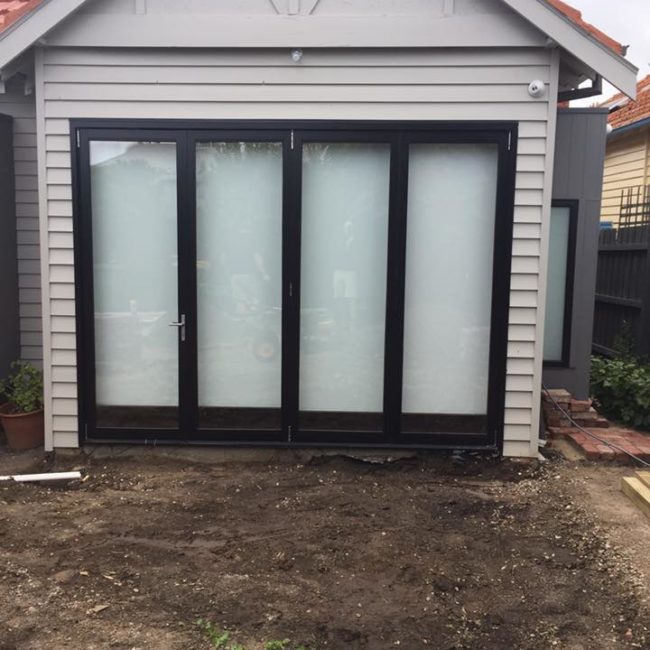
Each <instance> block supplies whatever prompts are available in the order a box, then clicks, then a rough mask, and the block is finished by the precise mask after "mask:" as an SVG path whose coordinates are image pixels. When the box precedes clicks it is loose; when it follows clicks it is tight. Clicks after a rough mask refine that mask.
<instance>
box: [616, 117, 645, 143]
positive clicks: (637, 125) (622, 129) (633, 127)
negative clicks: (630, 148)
mask: <svg viewBox="0 0 650 650" xmlns="http://www.w3.org/2000/svg"><path fill="white" fill-rule="evenodd" d="M646 126H650V117H645V118H643V119H642V120H639V121H638V122H632V124H626V125H625V126H619V127H618V128H617V129H613V130H612V131H611V132H610V133H609V134H608V135H607V137H608V139H611V138H615V137H617V136H619V135H625V134H626V133H631V132H632V131H637V130H639V129H643V128H644V127H646Z"/></svg>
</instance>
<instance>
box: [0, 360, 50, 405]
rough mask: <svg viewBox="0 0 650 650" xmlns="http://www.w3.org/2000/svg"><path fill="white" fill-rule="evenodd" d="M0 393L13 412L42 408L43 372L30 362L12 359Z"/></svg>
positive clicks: (0, 386) (0, 387)
mask: <svg viewBox="0 0 650 650" xmlns="http://www.w3.org/2000/svg"><path fill="white" fill-rule="evenodd" d="M0 394H2V395H4V398H5V399H6V400H7V401H8V402H9V404H10V405H11V408H12V410H13V412H14V413H31V412H32V411H38V410H40V409H42V408H43V373H42V372H41V371H40V370H39V369H38V368H36V367H34V366H33V365H32V364H31V363H25V362H22V361H14V363H12V364H11V373H10V375H9V377H7V379H5V380H4V381H3V382H2V383H1V385H0Z"/></svg>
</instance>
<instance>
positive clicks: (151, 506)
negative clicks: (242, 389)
mask: <svg viewBox="0 0 650 650" xmlns="http://www.w3.org/2000/svg"><path fill="white" fill-rule="evenodd" d="M0 454H2V452H0ZM21 463H22V465H21ZM28 464H29V465H30V467H26V466H25V465H26V461H25V459H24V457H20V456H15V457H14V456H9V455H7V454H4V456H3V457H0V474H2V473H7V472H10V471H25V470H27V469H34V470H37V469H40V468H42V466H43V465H42V462H41V461H40V460H39V459H38V458H33V459H31V460H30V461H29V463H28ZM79 464H82V465H83V466H84V471H85V472H87V475H88V477H89V478H88V479H87V480H86V481H85V482H83V483H80V482H75V483H70V484H66V485H57V486H50V487H46V486H45V485H36V484H22V485H21V484H13V483H12V484H2V487H0V649H2V650H9V649H12V650H13V649H20V650H28V649H29V650H33V649H48V650H59V649H75V650H80V649H93V648H116V649H124V650H136V649H138V650H149V649H152V650H163V649H165V650H167V649H176V648H191V649H199V650H200V649H203V648H205V649H206V650H208V649H209V648H210V647H211V645H210V643H209V642H208V641H207V640H206V638H205V637H204V636H203V634H202V632H201V630H199V628H198V627H197V625H196V620H197V619H198V618H203V619H207V620H209V621H211V622H213V623H214V624H215V625H216V626H218V627H219V628H221V629H226V630H228V631H230V633H231V640H232V641H234V642H237V643H240V644H243V645H245V646H246V648H248V650H259V649H260V648H262V645H263V643H264V642H265V641H268V640H270V639H285V638H288V639H290V640H291V642H292V645H291V646H288V647H292V648H293V647H297V646H298V645H300V644H302V645H304V646H305V647H307V648H309V650H320V649H321V648H325V649H338V648H346V649H347V648H349V649H352V650H354V649H368V650H383V649H385V648H396V647H400V648H405V649H406V650H417V649H420V648H435V649H436V650H452V649H461V648H472V649H477V650H478V649H481V650H491V649H495V650H496V649H498V650H509V649H514V648H516V649H544V650H546V649H548V648H568V649H571V650H596V649H601V648H602V649H607V650H610V649H614V648H632V647H634V648H650V606H649V604H650V600H649V598H648V597H649V595H650V561H649V560H650V522H649V521H648V520H646V519H645V518H644V517H643V515H642V514H641V513H640V512H639V511H637V510H635V509H634V508H633V507H632V506H631V505H630V504H629V503H628V502H627V500H626V498H625V497H624V496H623V495H622V494H621V493H620V492H619V490H618V483H619V480H620V476H621V474H622V473H625V471H626V470H623V469H620V468H613V467H607V466H597V465H593V464H589V463H578V462H576V463H574V462H569V461H566V460H561V459H558V458H555V459H553V460H551V461H549V462H547V463H544V464H543V465H541V466H540V467H527V466H523V465H519V464H514V463H511V462H496V461H486V460H481V461H480V462H479V461H476V460H470V461H468V462H467V463H465V464H464V465H462V466H458V465H455V464H453V463H452V462H451V461H450V460H448V459H445V458H440V457H418V458H414V459H403V460H400V461H396V462H392V463H384V464H375V463H367V462H361V461H359V460H352V459H348V458H343V457H315V458H312V459H311V460H309V459H308V458H307V457H306V456H296V455H293V454H289V453H288V454H286V456H283V457H280V458H279V459H276V460H274V461H272V462H265V463H253V462H248V463H242V462H236V461H231V462H228V463H217V464H215V463H204V462H191V461H190V460H187V459H174V458H171V457H169V454H168V455H167V456H160V455H154V454H151V455H140V456H137V457H133V458H131V457H129V456H128V455H124V456H121V457H117V458H110V459H107V458H105V457H104V458H100V457H99V455H96V456H91V457H86V458H84V459H83V460H81V461H80V460H79V459H70V458H69V459H66V460H62V461H59V462H58V463H57V465H58V466H59V467H58V468H59V469H70V468H71V467H73V466H75V465H79ZM19 466H20V467H19ZM627 471H628V472H629V470H627ZM644 570H645V571H646V573H647V574H646V575H644V573H643V572H644Z"/></svg>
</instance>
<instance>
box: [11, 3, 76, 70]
mask: <svg viewBox="0 0 650 650" xmlns="http://www.w3.org/2000/svg"><path fill="white" fill-rule="evenodd" d="M84 2H86V0H45V1H44V2H43V3H42V4H40V5H38V7H36V8H35V9H34V10H33V11H31V12H30V13H28V14H26V15H25V16H23V17H22V18H20V19H19V20H17V21H16V22H15V23H14V24H13V25H11V26H10V27H9V28H8V29H7V31H6V32H3V34H2V35H0V68H4V67H5V66H6V65H7V64H8V63H10V62H11V61H13V60H14V59H15V58H16V57H17V56H19V55H20V54H22V53H23V52H24V51H25V50H27V49H28V48H29V47H31V46H32V45H34V43H36V42H37V41H38V40H39V39H40V38H42V37H43V36H44V35H45V34H47V32H49V31H50V30H51V29H52V28H53V27H55V26H56V25H58V24H59V23H60V22H61V21H62V20H64V19H65V18H67V17H68V16H69V15H70V14H71V13H72V12H73V11H76V10H77V9H78V8H79V7H80V6H81V5H82V4H84Z"/></svg>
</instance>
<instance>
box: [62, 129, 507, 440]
mask: <svg viewBox="0 0 650 650" xmlns="http://www.w3.org/2000/svg"><path fill="white" fill-rule="evenodd" d="M73 141H74V144H75V147H74V150H75V164H74V169H75V173H74V183H75V189H76V192H75V249H76V264H77V277H78V287H77V302H78V305H77V307H78V320H79V323H78V339H79V340H78V351H79V387H80V393H81V394H80V405H81V406H80V419H81V422H82V425H83V426H82V430H83V434H84V435H83V437H84V439H85V440H121V441H151V442H154V441H155V442H160V443H163V442H179V443H183V442H192V443H201V442H206V443H207V442H223V443H233V444H255V443H258V444H259V443H262V444H320V445H322V444H333V445H334V444H335V445H341V444H350V445H353V444H364V445H365V444H368V445H382V446H387V445H389V446H392V445H416V446H432V447H496V446H498V444H499V442H500V436H501V431H502V428H503V424H502V418H503V401H504V386H505V358H506V341H507V322H508V293H509V273H510V256H511V255H510V249H511V240H512V205H513V191H514V190H513V185H514V160H515V153H514V152H515V146H516V127H515V125H513V124H504V123H490V124H481V125H478V124H439V123H430V124H423V123H407V124H397V123H357V122H354V123H336V122H330V123H305V122H295V123H284V122H282V123H280V122H269V123H249V122H240V123H219V124H214V123H200V124H199V123H194V122H189V123H179V122H171V123H158V122H153V121H152V122H146V123H128V124H127V123H124V122H113V121H111V122H102V123H98V122H95V121H92V122H90V121H77V122H75V123H73Z"/></svg>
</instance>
